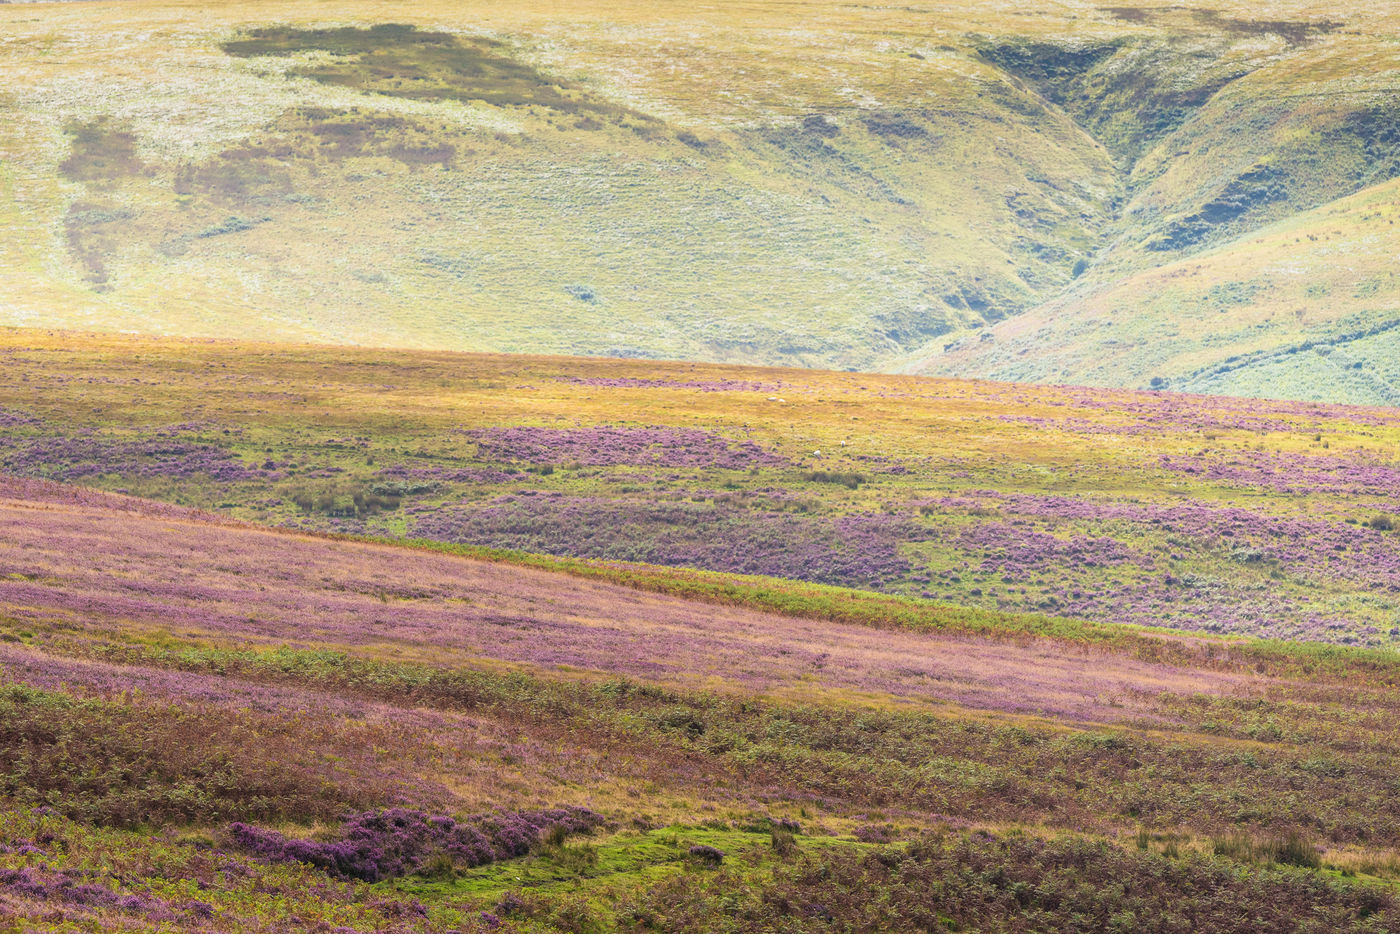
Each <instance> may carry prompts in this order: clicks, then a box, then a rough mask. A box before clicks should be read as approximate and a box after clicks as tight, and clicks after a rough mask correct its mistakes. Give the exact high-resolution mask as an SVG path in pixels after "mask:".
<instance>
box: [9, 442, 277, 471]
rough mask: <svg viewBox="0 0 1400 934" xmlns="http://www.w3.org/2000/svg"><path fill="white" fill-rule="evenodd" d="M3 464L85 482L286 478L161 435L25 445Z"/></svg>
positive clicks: (16, 448) (205, 446) (210, 448)
mask: <svg viewBox="0 0 1400 934" xmlns="http://www.w3.org/2000/svg"><path fill="white" fill-rule="evenodd" d="M0 466H3V467H4V468H5V469H6V470H10V471H13V472H15V473H19V474H26V475H30V476H44V477H51V478H53V479H56V480H83V479H87V478H92V477H98V476H101V475H103V474H117V475H120V476H123V477H130V478H152V477H166V478H171V479H177V480H184V479H190V478H192V477H196V476H203V477H208V478H209V479H211V480H216V481H219V482H234V481H239V480H276V479H279V478H280V477H281V476H282V474H281V473H279V472H277V471H275V470H271V469H262V468H256V467H252V468H250V467H248V466H247V465H246V464H244V463H243V461H242V460H240V459H239V457H238V456H237V455H236V454H234V453H233V452H232V451H229V450H226V449H224V448H221V447H218V446H217V445H213V444H206V443H203V442H197V441H185V440H182V439H180V438H176V437H160V438H154V439H148V440H147V439H143V440H137V441H113V440H106V439H102V438H96V437H92V436H75V437H68V438H64V437H48V438H41V439H36V440H33V441H26V442H21V443H19V444H16V445H14V446H13V447H11V448H9V449H8V450H6V451H5V452H4V453H3V454H0Z"/></svg>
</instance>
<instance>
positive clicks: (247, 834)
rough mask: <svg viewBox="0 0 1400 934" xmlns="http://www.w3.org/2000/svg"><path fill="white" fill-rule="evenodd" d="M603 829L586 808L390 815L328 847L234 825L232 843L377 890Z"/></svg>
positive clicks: (369, 820)
mask: <svg viewBox="0 0 1400 934" xmlns="http://www.w3.org/2000/svg"><path fill="white" fill-rule="evenodd" d="M602 822H603V819H602V817H601V816H599V815H598V814H595V813H593V812H592V811H590V810H588V809H587V808H581V807H572V808H553V809H548V810H541V811H498V812H494V813H490V814H476V815H473V816H471V817H467V818H464V819H462V820H460V821H458V820H455V819H453V818H451V817H446V816H441V815H436V816H434V815H429V814H425V813H424V812H422V811H413V810H408V809H405V808H392V809H390V810H387V811H377V812H366V813H363V814H355V815H352V816H351V817H349V818H348V819H346V821H345V823H344V825H343V826H342V827H341V830H340V835H339V836H338V837H337V838H335V839H333V840H327V841H317V840H305V839H296V838H288V837H285V836H283V835H282V834H280V833H278V832H277V831H275V830H266V829H263V828H259V827H251V826H249V825H247V824H243V823H235V824H233V825H232V826H231V827H230V828H229V835H230V837H231V838H232V839H233V841H234V842H235V843H236V844H237V845H238V846H240V847H242V848H243V849H245V850H247V851H248V852H250V853H252V854H254V855H256V856H258V857H260V858H262V859H266V860H270V861H273V862H293V861H295V862H300V863H306V864H307V865H310V866H315V867H317V868H319V869H324V870H325V871H326V872H327V873H329V874H330V875H332V876H334V877H336V878H340V879H362V880H364V881H366V882H378V881H379V880H381V879H393V878H397V877H399V876H406V875H410V874H413V873H417V872H422V871H423V870H424V869H426V868H428V867H429V866H432V867H433V868H434V869H436V870H438V871H441V869H442V868H446V867H451V868H463V869H470V868H472V867H474V866H481V865H484V864H486V863H492V862H496V861H497V860H503V859H513V858H516V857H520V856H524V855H525V854H527V853H529V852H530V850H531V848H532V847H534V846H536V845H537V844H539V843H540V841H541V839H542V838H543V837H544V836H545V835H546V834H552V835H557V836H559V837H561V838H562V836H563V835H567V834H571V833H582V832H584V831H587V830H591V829H593V828H595V827H597V826H598V825H599V824H601V823H602Z"/></svg>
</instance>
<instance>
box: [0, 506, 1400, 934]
mask: <svg viewBox="0 0 1400 934" xmlns="http://www.w3.org/2000/svg"><path fill="white" fill-rule="evenodd" d="M590 567H591V568H592V570H594V571H597V572H608V571H609V568H607V567H606V566H602V565H592V566H590ZM583 570H584V566H582V565H579V566H576V567H575V568H574V569H573V573H569V574H565V573H560V572H559V571H557V570H554V571H547V570H541V569H532V568H524V567H520V566H518V565H516V564H510V563H501V562H483V561H481V560H478V559H471V558H465V557H460V556H453V555H447V554H441V553H435V552H433V551H431V550H423V549H411V548H405V547H402V546H388V545H383V544H376V543H365V542H356V541H345V540H329V539H327V538H325V537H324V536H322V537H318V536H312V535H308V534H305V533H293V532H288V531H274V530H268V529H264V528H258V527H256V526H252V525H247V524H241V523H235V522H230V521H229V520H226V519H222V518H220V517H217V516H210V515H208V514H203V513H199V512H197V511H194V510H190V509H186V508H182V507H174V506H170V505H167V504H161V503H153V502H149V501H143V500H138V499H133V498H131V497H125V496H117V495H112V494H104V493H100V492H97V491H92V490H87V489H83V488H80V487H73V486H64V485H60V484H57V483H53V482H50V481H41V480H27V479H15V478H3V479H0V791H2V792H3V793H2V794H0V926H4V927H6V928H7V929H13V930H16V931H19V930H34V929H42V930H64V931H70V930H71V931H156V930H171V929H179V930H191V931H211V932H212V931H240V932H246V931H264V932H290V931H305V930H326V931H331V930H338V931H370V930H372V931H377V932H409V931H413V932H423V934H430V932H435V934H447V932H457V934H462V932H477V931H497V932H515V931H520V932H567V931H572V932H578V931H598V932H605V931H644V930H667V931H694V932H702V931H703V932H716V931H734V932H740V931H752V932H759V931H777V930H782V931H794V932H822V931H837V930H842V931H924V930H930V929H936V928H944V929H950V930H978V931H1003V930H1004V931H1019V930H1038V931H1082V930H1084V929H1085V928H1086V926H1091V927H1092V929H1096V930H1115V929H1123V930H1150V931H1164V932H1165V931H1171V932H1177V931H1180V932H1187V931H1192V932H1200V931H1213V932H1226V931H1250V930H1261V929H1263V930H1270V931H1299V932H1303V931H1316V932H1321V931H1376V930H1386V929H1389V928H1390V927H1391V926H1393V925H1394V924H1396V923H1397V921H1400V902H1397V900H1396V899H1395V898H1394V896H1393V895H1392V894H1390V892H1389V891H1388V887H1389V886H1390V885H1392V884H1393V880H1394V879H1396V878H1400V867H1397V864H1396V861H1395V858H1394V849H1395V847H1396V846H1397V845H1400V805H1397V797H1396V796H1395V794H1394V785H1395V779H1394V776H1395V768H1396V763H1395V756H1394V750H1395V749H1396V748H1397V737H1396V735H1395V733H1396V724H1397V723H1400V718H1398V717H1397V713H1400V711H1397V710H1396V703H1397V701H1396V697H1397V695H1396V692H1395V690H1394V687H1395V684H1396V681H1397V679H1398V678H1400V668H1397V666H1396V663H1395V661H1394V658H1393V653H1389V652H1385V653H1383V652H1379V651H1375V650H1362V649H1337V648H1327V649H1323V650H1318V649H1316V648H1308V647H1302V646H1297V645H1288V644H1284V643H1267V642H1256V641H1238V640H1237V641H1234V642H1226V641H1224V640H1220V639H1209V638H1201V637H1185V636H1180V635H1170V634H1162V635H1159V634H1154V633H1151V632H1146V631H1137V630H1133V629H1131V628H1126V627H1097V626H1094V625H1092V624H1074V623H1068V622H1066V623H1061V624H1058V625H1053V626H1052V625H1049V624H1048V623H1047V621H1044V620H1039V621H1038V620H1035V619H1022V618H1019V617H1017V616H1015V615H1012V614H997V613H985V614H972V615H969V614H967V613H966V612H965V611H962V610H958V609H956V608H931V609H930V611H929V613H928V615H927V617H926V618H925V620H924V624H923V625H914V624H904V623H901V622H900V621H899V619H898V613H899V609H900V607H899V604H898V601H894V600H890V599H888V598H886V599H885V600H884V603H885V605H886V609H887V610H889V611H890V612H889V613H888V614H886V616H885V617H884V619H883V621H882V622H881V625H880V626H878V627H875V626H871V625H861V624H857V623H853V622H851V621H848V620H843V619H841V613H840V603H839V601H829V603H828V609H829V610H830V611H831V612H829V613H828V614H827V615H826V616H822V615H821V614H819V613H817V612H814V611H813V612H807V613H805V614H803V615H796V616H794V615H786V614H780V613H774V612H770V611H766V610H764V609H762V608H761V607H759V606H756V605H752V604H755V603H757V602H759V601H752V600H747V599H745V598H743V597H741V596H739V597H736V596H735V595H733V594H730V595H729V596H727V597H725V598H724V600H723V601H722V602H720V601H716V600H714V599H707V600H695V599H680V598H678V597H676V596H672V595H667V594H658V593H649V592H646V591H645V590H639V589H638V588H637V587H634V586H623V585H621V584H619V583H617V582H611V581H603V580H589V579H586V577H585V576H584V574H583ZM612 570H614V571H615V570H616V569H615V568H614V569H612ZM664 573H665V574H673V575H674V581H675V582H676V583H677V584H678V585H684V584H685V582H686V578H687V575H686V574H685V573H683V572H664ZM767 587H768V588H769V589H770V590H771V591H776V592H782V591H791V592H792V593H801V592H802V588H794V587H793V586H792V585H789V584H786V583H784V582H782V581H770V582H768V584H767ZM812 609H813V608H812V607H809V610H812ZM643 646H644V647H645V650H644V651H641V650H642V647H643ZM642 656H645V659H643V658H642ZM895 658H897V659H898V664H894V663H893V661H892V660H893V659H895ZM215 723H217V724H218V728H217V729H211V728H210V726H211V724H215ZM347 814H349V815H352V816H347ZM584 833H586V834H588V836H585V837H581V836H580V834H584ZM1086 919H1089V920H1086Z"/></svg>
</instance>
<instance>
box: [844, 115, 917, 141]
mask: <svg viewBox="0 0 1400 934" xmlns="http://www.w3.org/2000/svg"><path fill="white" fill-rule="evenodd" d="M861 123H863V124H864V125H865V128H866V129H867V130H869V131H870V133H871V134H872V135H874V136H878V137H880V138H881V139H883V140H885V141H886V142H891V141H909V140H916V139H927V138H928V135H929V134H928V130H926V129H924V127H922V126H920V125H919V124H917V123H915V122H914V121H913V120H910V119H909V118H908V117H906V116H902V115H900V114H894V113H879V114H872V115H870V116H868V117H865V118H864V119H862V120H861Z"/></svg>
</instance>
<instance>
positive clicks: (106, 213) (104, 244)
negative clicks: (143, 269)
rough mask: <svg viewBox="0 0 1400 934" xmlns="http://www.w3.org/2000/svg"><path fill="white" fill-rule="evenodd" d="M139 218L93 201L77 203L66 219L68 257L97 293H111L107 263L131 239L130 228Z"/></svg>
mask: <svg viewBox="0 0 1400 934" xmlns="http://www.w3.org/2000/svg"><path fill="white" fill-rule="evenodd" d="M135 217H136V215H135V213H133V212H132V211H130V210H129V209H127V208H121V207H115V206H113V205H108V204H98V203H96V202H92V201H75V202H74V203H73V204H72V205H70V206H69V208H68V211H67V212H66V213H65V214H64V215H63V234H64V240H65V242H66V243H67V244H68V255H69V256H70V257H72V259H73V261H74V262H75V263H76V264H77V265H78V267H79V268H80V269H81V270H82V271H83V281H85V282H87V283H88V284H89V285H90V286H92V287H93V290H94V291H97V292H106V291H109V290H110V288H111V285H110V283H109V275H108V272H107V261H108V259H109V258H110V257H111V256H113V255H114V254H115V253H116V252H117V250H118V249H120V248H121V245H122V244H123V243H124V242H126V241H127V240H128V239H129V237H128V236H127V235H126V230H127V229H128V228H127V225H128V222H130V221H131V220H133V219H134V218H135Z"/></svg>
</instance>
